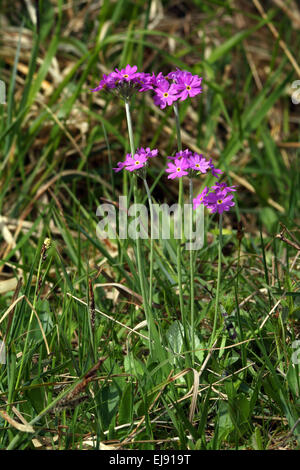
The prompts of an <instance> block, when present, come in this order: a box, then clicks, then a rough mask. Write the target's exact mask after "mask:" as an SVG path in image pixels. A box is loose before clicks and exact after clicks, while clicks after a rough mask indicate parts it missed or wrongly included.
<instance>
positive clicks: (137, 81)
mask: <svg viewBox="0 0 300 470" xmlns="http://www.w3.org/2000/svg"><path fill="white" fill-rule="evenodd" d="M148 75H149V74H145V73H140V72H137V66H136V65H134V66H133V67H131V65H129V64H128V65H126V67H125V68H124V69H121V70H119V69H117V68H116V69H115V71H114V72H111V73H110V74H108V75H103V78H102V80H100V83H99V85H98V86H97V87H96V88H93V89H92V90H91V91H93V92H94V91H100V90H103V89H105V90H108V91H110V90H113V92H114V93H115V94H117V95H118V96H120V97H121V98H123V99H125V100H128V99H129V98H130V97H131V96H132V95H133V94H134V93H135V92H136V91H138V90H139V89H140V88H141V87H142V86H143V85H144V82H147V80H148Z"/></svg>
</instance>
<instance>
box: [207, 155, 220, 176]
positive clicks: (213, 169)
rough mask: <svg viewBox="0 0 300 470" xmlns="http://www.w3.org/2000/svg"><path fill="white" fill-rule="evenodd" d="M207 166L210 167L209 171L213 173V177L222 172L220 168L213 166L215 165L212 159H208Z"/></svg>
mask: <svg viewBox="0 0 300 470" xmlns="http://www.w3.org/2000/svg"><path fill="white" fill-rule="evenodd" d="M209 166H210V169H211V173H212V174H213V175H214V177H215V178H219V176H220V175H221V174H222V173H223V171H222V170H219V169H218V168H215V165H214V164H213V163H212V159H210V160H209Z"/></svg>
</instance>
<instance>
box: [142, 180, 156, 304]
mask: <svg viewBox="0 0 300 470" xmlns="http://www.w3.org/2000/svg"><path fill="white" fill-rule="evenodd" d="M144 185H145V188H146V193H147V197H148V203H149V208H150V220H151V222H150V227H151V235H150V287H149V305H150V306H152V297H153V224H154V221H153V206H152V199H151V193H150V189H149V186H148V183H147V180H146V178H144Z"/></svg>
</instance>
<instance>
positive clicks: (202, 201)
mask: <svg viewBox="0 0 300 470" xmlns="http://www.w3.org/2000/svg"><path fill="white" fill-rule="evenodd" d="M208 191H209V188H208V187H207V186H205V188H204V189H203V191H202V193H200V194H198V196H197V197H196V198H195V199H193V209H194V210H195V209H197V207H198V206H199V205H200V204H205V198H206V195H207V193H208Z"/></svg>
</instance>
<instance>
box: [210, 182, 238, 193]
mask: <svg viewBox="0 0 300 470" xmlns="http://www.w3.org/2000/svg"><path fill="white" fill-rule="evenodd" d="M235 188H236V186H227V185H226V183H224V182H223V183H216V184H215V185H214V186H212V187H211V189H214V190H220V191H222V190H223V191H226V194H227V193H229V192H230V191H236V189H235Z"/></svg>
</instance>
